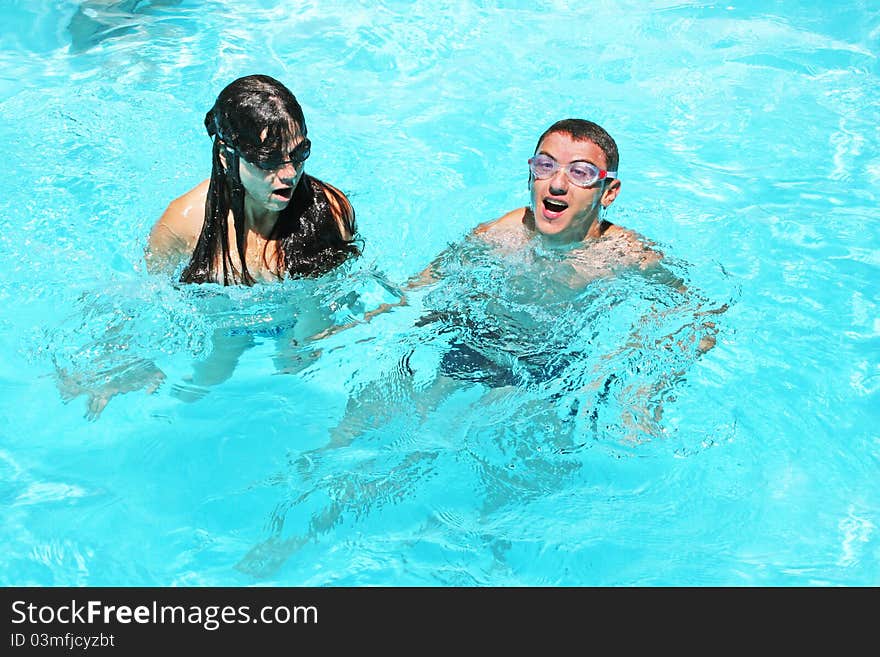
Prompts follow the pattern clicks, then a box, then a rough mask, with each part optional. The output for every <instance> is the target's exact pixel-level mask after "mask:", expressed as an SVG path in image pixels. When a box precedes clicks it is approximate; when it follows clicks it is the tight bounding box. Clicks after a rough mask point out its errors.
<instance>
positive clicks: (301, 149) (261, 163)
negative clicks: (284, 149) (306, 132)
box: [248, 137, 312, 171]
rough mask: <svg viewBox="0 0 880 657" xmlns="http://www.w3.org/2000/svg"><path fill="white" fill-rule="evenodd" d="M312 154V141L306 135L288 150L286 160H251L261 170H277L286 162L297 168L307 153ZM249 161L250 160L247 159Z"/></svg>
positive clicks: (307, 157)
mask: <svg viewBox="0 0 880 657" xmlns="http://www.w3.org/2000/svg"><path fill="white" fill-rule="evenodd" d="M311 154H312V142H311V141H309V139H308V137H307V138H305V139H303V140H302V141H301V142H299V144H297V145H296V148H294V149H293V150H292V151H290V153H289V155H288V157H289V158H290V159H287V160H275V159H265V160H256V161H254V162H252V164H253V165H254V166H255V167H257V168H259V169H262V170H263V171H278V170H279V169H283V168H284V167H286V166H287V165H288V164H292V165H293V167H294V168H299V167H300V165H301V164H302V163H303V162H305V161H306V160H307V159H309V155H311ZM248 162H250V160H248Z"/></svg>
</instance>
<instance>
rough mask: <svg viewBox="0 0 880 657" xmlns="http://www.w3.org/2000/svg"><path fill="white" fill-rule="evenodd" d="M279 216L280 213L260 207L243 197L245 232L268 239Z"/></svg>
mask: <svg viewBox="0 0 880 657" xmlns="http://www.w3.org/2000/svg"><path fill="white" fill-rule="evenodd" d="M279 215H280V212H277V211H275V210H267V209H266V208H263V207H260V206H258V205H256V204H255V203H252V202H251V201H250V199H249V198H248V197H247V196H245V199H244V229H245V231H246V232H253V233H256V234H257V235H259V236H260V237H262V238H263V239H269V236H270V235H271V234H272V231H273V230H274V229H275V224H276V223H278V216H279Z"/></svg>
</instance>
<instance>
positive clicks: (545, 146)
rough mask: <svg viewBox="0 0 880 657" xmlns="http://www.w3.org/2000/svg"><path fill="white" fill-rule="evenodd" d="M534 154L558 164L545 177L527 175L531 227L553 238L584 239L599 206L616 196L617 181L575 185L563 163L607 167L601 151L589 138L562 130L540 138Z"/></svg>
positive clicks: (565, 240)
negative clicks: (530, 196)
mask: <svg viewBox="0 0 880 657" xmlns="http://www.w3.org/2000/svg"><path fill="white" fill-rule="evenodd" d="M536 154H543V155H547V156H550V157H552V158H553V159H554V160H556V162H558V163H559V165H560V166H559V168H558V169H557V170H556V172H555V173H554V174H553V175H551V176H550V177H549V178H545V179H543V180H541V179H536V178H535V177H534V176H532V177H531V182H530V188H531V192H532V212H533V213H534V215H535V229H536V230H537V231H538V232H540V233H541V234H543V235H546V236H548V237H552V238H553V239H554V241H560V242H574V241H580V240H582V239H584V237H586V235H587V231H589V230H590V228H591V227H592V226H593V225H594V223H596V222H597V220H598V218H599V212H600V210H601V209H602V207H607V206H608V205H610V204H611V202H612V201H613V200H614V198H615V197H616V196H617V189H618V187H619V183H618V182H617V181H616V180H611V181H602V180H600V181H597V182H596V183H595V184H593V185H591V186H590V187H579V186H578V185H575V184H574V183H573V182H572V181H571V180H570V179H569V177H568V174H567V172H566V166H567V165H569V164H571V163H572V162H589V163H590V164H593V165H595V166H596V167H598V168H599V169H603V170H604V169H607V168H608V162H607V161H606V160H605V154H604V153H603V152H602V149H601V148H599V147H598V146H597V145H596V144H594V143H593V142H592V141H575V140H574V139H573V138H572V137H571V136H570V135H568V134H565V133H562V132H552V133H550V134H549V135H547V136H546V137H544V140H543V141H542V142H541V143H540V145H539V146H538V150H537V153H536Z"/></svg>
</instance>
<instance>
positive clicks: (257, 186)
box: [238, 126, 311, 212]
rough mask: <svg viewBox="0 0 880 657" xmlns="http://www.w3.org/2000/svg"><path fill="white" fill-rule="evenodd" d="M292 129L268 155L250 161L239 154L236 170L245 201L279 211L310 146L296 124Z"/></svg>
mask: <svg viewBox="0 0 880 657" xmlns="http://www.w3.org/2000/svg"><path fill="white" fill-rule="evenodd" d="M292 132H293V136H292V137H291V139H290V141H289V142H286V143H285V144H284V148H283V151H282V152H281V153H277V154H275V156H274V157H273V158H271V159H268V160H264V161H260V162H250V161H248V160H246V159H245V158H244V157H243V156H242V157H239V166H238V174H239V177H240V178H241V184H242V186H243V187H244V190H245V202H248V201H249V202H250V203H253V204H255V205H256V206H257V207H260V208H263V209H266V210H269V211H272V212H280V211H281V210H283V209H284V208H286V207H287V204H288V203H290V199H291V196H292V195H293V190H294V189H295V188H296V186H297V184H299V180H300V178H302V174H303V171H305V161H306V158H308V156H309V149H310V146H311V145H310V142H309V140H308V139H306V137H305V136H303V135H302V133H301V132H300V130H299V127H298V126H295V130H293V131H292ZM265 138H266V130H263V132H262V134H261V135H260V139H261V140H265Z"/></svg>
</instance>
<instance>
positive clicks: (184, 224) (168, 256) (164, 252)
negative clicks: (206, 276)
mask: <svg viewBox="0 0 880 657" xmlns="http://www.w3.org/2000/svg"><path fill="white" fill-rule="evenodd" d="M208 183H209V181H207V180H205V181H203V182H201V183H199V184H198V185H196V186H195V187H193V188H192V189H191V190H189V191H188V192H186V193H185V194H183V195H182V196H179V197H177V198H176V199H174V200H173V201H171V203H169V204H168V207H167V208H166V209H165V212H163V213H162V216H161V217H159V219H158V221H156V223H155V224H154V225H153V228H152V230H151V231H150V238H149V243H148V246H147V253H146V259H147V264H148V265H149V267H150V269H151V270H154V271H156V270H161V269H166V268H171V267H173V266H174V265H176V263H177V262H178V261H179V260H180V258H181V257H182V256H185V255H189V254H190V253H192V250H193V249H194V248H195V245H196V242H197V241H198V239H199V234H200V233H201V232H202V224H203V223H204V221H205V199H206V198H207V196H208Z"/></svg>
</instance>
